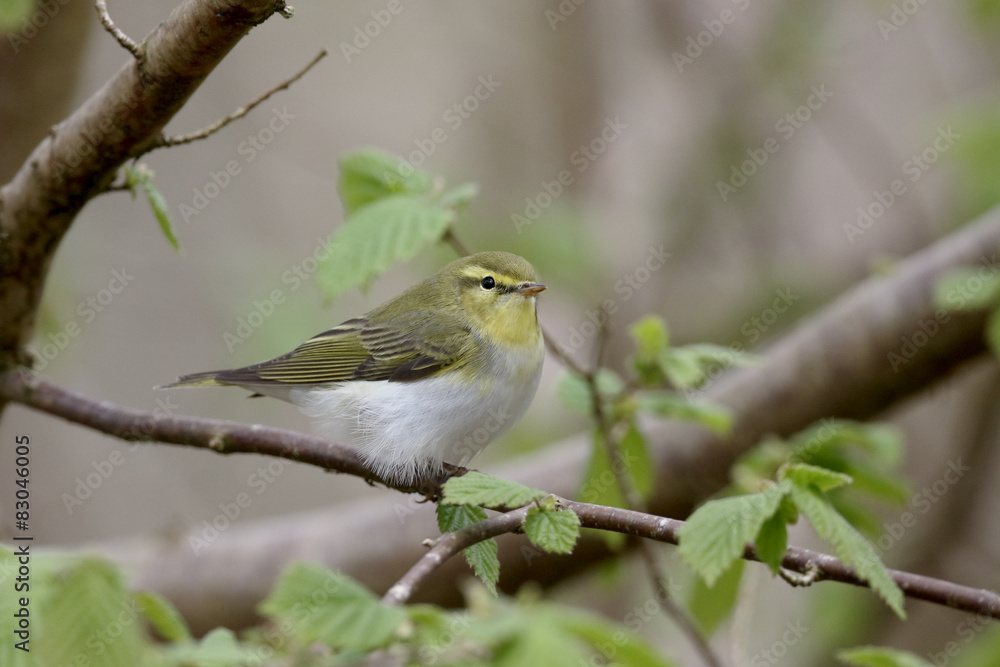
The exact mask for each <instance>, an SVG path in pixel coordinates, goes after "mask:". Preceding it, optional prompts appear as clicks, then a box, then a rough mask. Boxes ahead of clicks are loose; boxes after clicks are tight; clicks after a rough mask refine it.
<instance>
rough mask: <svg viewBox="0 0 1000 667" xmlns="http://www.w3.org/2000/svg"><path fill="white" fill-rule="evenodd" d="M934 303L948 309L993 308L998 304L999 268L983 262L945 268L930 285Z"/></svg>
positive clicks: (999, 292)
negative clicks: (976, 264) (988, 265)
mask: <svg viewBox="0 0 1000 667" xmlns="http://www.w3.org/2000/svg"><path fill="white" fill-rule="evenodd" d="M934 304H935V305H937V306H938V307H940V308H946V309H948V310H952V311H955V310H959V311H962V310H983V309H986V308H995V307H996V306H997V305H998V304H1000V271H997V270H996V269H994V268H992V267H986V266H977V267H972V266H969V267H962V268H959V269H955V270H954V271H949V272H948V273H946V274H945V275H943V276H942V277H941V279H940V280H938V282H937V284H936V285H934ZM935 324H937V325H938V326H940V324H939V323H937V322H935Z"/></svg>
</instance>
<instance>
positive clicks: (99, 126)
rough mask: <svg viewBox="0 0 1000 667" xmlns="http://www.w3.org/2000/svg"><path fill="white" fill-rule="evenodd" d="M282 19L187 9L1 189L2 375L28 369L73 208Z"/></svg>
mask: <svg viewBox="0 0 1000 667" xmlns="http://www.w3.org/2000/svg"><path fill="white" fill-rule="evenodd" d="M284 11H285V3H284V0H186V2H185V3H184V4H182V5H181V6H179V7H178V8H177V9H176V10H175V11H174V12H173V13H172V14H171V15H170V17H169V18H168V19H167V20H165V21H164V22H163V23H161V24H160V25H158V26H157V27H156V28H155V29H154V30H153V31H152V32H151V33H149V34H148V35H147V36H146V38H145V40H143V47H142V48H141V52H142V56H143V57H142V58H141V59H140V60H136V59H135V58H132V57H129V59H128V61H127V62H126V63H125V65H124V66H123V67H122V69H121V70H119V71H118V73H117V74H116V75H115V76H114V77H112V78H111V79H110V80H109V81H108V82H107V83H106V84H105V85H104V87H102V88H101V89H100V90H99V91H97V92H96V93H94V95H93V96H91V98H90V99H89V100H87V102H86V103H84V104H83V106H81V107H80V108H79V109H77V110H76V112H75V113H73V115H72V116H70V117H69V118H67V119H66V120H65V121H63V122H62V123H60V124H59V125H57V126H56V127H54V128H53V129H52V132H51V133H50V134H49V136H48V137H46V138H45V139H44V140H43V141H42V143H41V144H39V145H38V147H37V148H35V150H34V152H33V153H32V154H31V156H30V157H29V158H28V160H27V161H26V162H25V163H24V165H23V166H22V167H21V169H20V171H19V172H18V173H17V174H16V175H15V176H14V178H13V180H11V182H10V183H8V184H6V185H5V186H4V187H3V188H2V189H0V312H2V313H3V314H4V317H3V318H2V319H0V369H2V368H4V367H10V366H12V365H14V364H16V363H23V362H26V361H27V359H26V358H25V353H24V351H23V350H24V346H25V344H26V343H27V342H28V341H29V340H30V338H31V336H32V333H33V330H34V322H35V315H36V311H37V309H38V304H39V301H40V299H41V294H42V287H43V285H44V281H45V276H46V274H47V272H48V268H49V264H50V263H51V261H52V257H53V255H54V254H55V251H56V248H57V247H58V245H59V242H60V241H61V240H62V237H63V235H64V234H65V233H66V231H67V230H68V229H69V226H70V224H71V223H72V222H73V219H74V218H75V217H76V215H77V213H79V211H80V209H81V208H83V206H84V204H86V203H87V201H88V200H89V199H90V198H92V197H93V196H94V195H96V194H98V193H100V192H102V191H103V190H104V189H105V188H106V187H107V186H108V184H109V183H110V182H111V181H112V179H113V178H114V176H115V173H116V172H117V170H118V168H119V167H120V166H121V165H122V163H124V162H125V161H126V160H128V159H129V158H131V157H134V156H136V155H140V154H142V152H144V151H145V150H146V149H147V148H148V147H149V145H150V144H151V142H154V141H155V140H156V138H157V137H159V136H160V135H161V134H162V131H163V128H164V126H165V125H166V124H167V122H168V121H170V119H171V118H173V116H174V115H175V114H176V113H177V112H178V111H179V110H180V109H181V107H182V106H183V105H184V104H185V102H187V100H188V98H189V97H190V96H191V95H192V94H193V93H194V91H195V90H196V89H197V88H198V86H199V85H201V83H202V81H204V80H205V78H206V77H207V76H208V75H209V73H210V72H211V71H212V70H213V69H214V68H215V66H216V65H217V64H218V63H219V62H220V61H221V60H222V59H223V58H224V57H225V56H226V54H228V53H229V51H230V50H231V49H232V48H233V47H234V46H235V45H236V43H237V42H239V40H240V39H242V38H243V36H244V35H246V34H247V33H248V32H249V31H250V29H251V28H253V27H254V26H256V25H258V24H260V23H262V22H263V21H265V20H267V19H268V18H269V17H270V16H271V15H272V14H274V13H275V12H284Z"/></svg>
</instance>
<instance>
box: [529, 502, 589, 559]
mask: <svg viewBox="0 0 1000 667" xmlns="http://www.w3.org/2000/svg"><path fill="white" fill-rule="evenodd" d="M524 533H525V535H527V536H528V539H529V540H531V542H532V543H533V544H534V545H535V546H537V547H538V548H540V549H544V550H545V551H548V552H550V553H556V554H568V553H573V547H575V546H576V541H577V539H578V538H579V537H580V517H578V516H577V515H576V512H574V511H573V510H569V509H562V510H558V509H548V508H545V507H532V508H531V509H530V510H528V518H527V519H525V522H524Z"/></svg>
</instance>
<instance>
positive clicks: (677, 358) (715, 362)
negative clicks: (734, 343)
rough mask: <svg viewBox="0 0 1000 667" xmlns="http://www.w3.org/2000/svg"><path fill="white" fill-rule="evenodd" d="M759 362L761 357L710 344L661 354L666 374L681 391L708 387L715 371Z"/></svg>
mask: <svg viewBox="0 0 1000 667" xmlns="http://www.w3.org/2000/svg"><path fill="white" fill-rule="evenodd" d="M759 363H760V357H758V356H757V355H754V354H750V353H749V352H743V351H741V350H737V349H734V348H732V347H724V346H722V345H712V344H710V343H699V344H695V345H685V346H683V347H672V348H667V349H666V350H664V351H662V352H661V353H660V365H661V366H662V368H663V372H664V373H665V374H666V376H667V379H668V380H670V383H671V384H672V385H673V386H674V387H676V388H677V389H690V388H692V387H698V386H700V385H702V384H704V382H705V381H706V380H707V379H708V378H709V375H710V374H711V373H712V372H715V371H720V370H724V369H726V368H729V367H730V366H749V365H752V364H759Z"/></svg>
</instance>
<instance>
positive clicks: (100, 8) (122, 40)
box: [94, 0, 146, 62]
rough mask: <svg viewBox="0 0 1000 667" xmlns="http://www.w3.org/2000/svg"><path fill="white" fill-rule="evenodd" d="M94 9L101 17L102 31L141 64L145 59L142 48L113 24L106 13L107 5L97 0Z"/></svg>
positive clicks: (101, 0) (109, 15) (102, 0)
mask: <svg viewBox="0 0 1000 667" xmlns="http://www.w3.org/2000/svg"><path fill="white" fill-rule="evenodd" d="M94 7H95V8H96V9H97V15H98V16H100V17H101V25H102V26H104V29H105V30H107V31H108V32H109V33H111V36H112V37H114V38H115V40H117V42H118V43H119V44H121V45H122V48H124V49H125V50H126V51H128V52H129V53H131V54H132V57H133V58H135V59H136V60H137V61H138V62H142V61H143V59H144V58H145V57H146V56H145V54H144V53H143V47H142V46H141V45H139V44H137V43H136V42H135V40H133V39H132V38H131V37H129V36H128V35H126V34H125V33H124V32H122V31H121V29H119V28H118V26H116V25H115V22H114V21H112V20H111V14H109V13H108V3H107V2H105V1H104V0H97V1H96V2H95V3H94Z"/></svg>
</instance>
